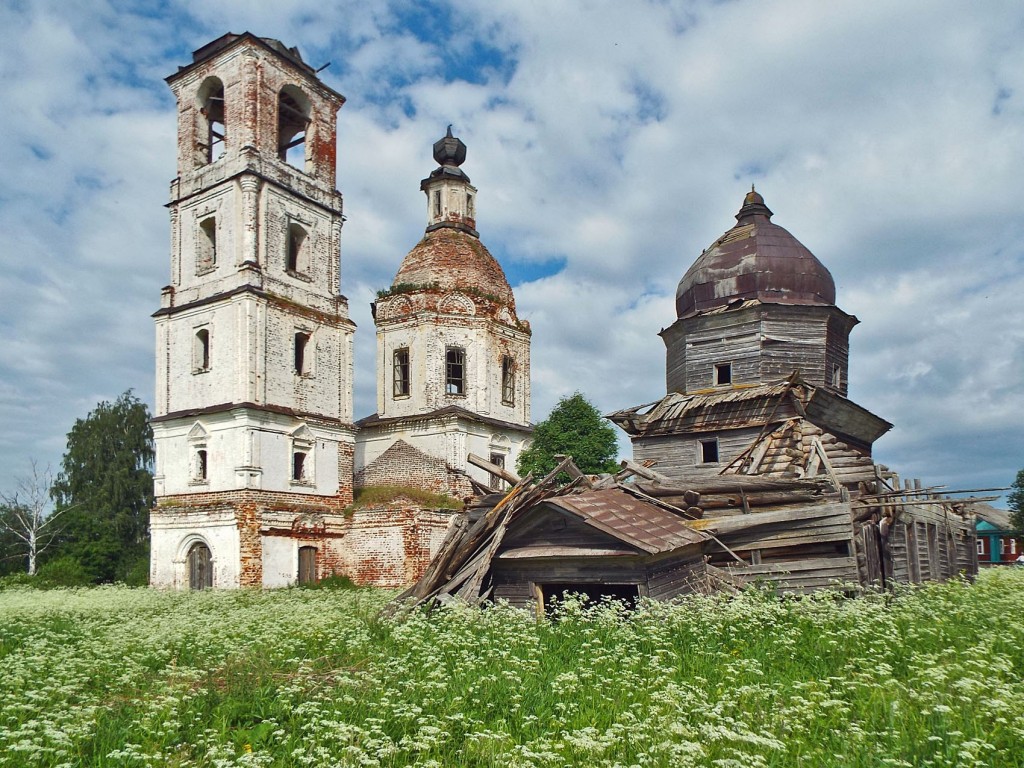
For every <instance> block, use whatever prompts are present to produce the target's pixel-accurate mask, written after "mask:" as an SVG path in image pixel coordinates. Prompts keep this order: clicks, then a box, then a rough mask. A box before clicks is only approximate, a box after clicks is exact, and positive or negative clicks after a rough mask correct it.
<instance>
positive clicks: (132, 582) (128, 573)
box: [121, 555, 149, 587]
mask: <svg viewBox="0 0 1024 768" xmlns="http://www.w3.org/2000/svg"><path fill="white" fill-rule="evenodd" d="M121 581H122V583H123V584H124V585H125V586H128V587H148V586H149V555H142V556H140V557H137V558H136V559H135V560H132V561H130V562H129V563H128V564H127V568H126V569H125V573H124V578H123V579H122V580H121Z"/></svg>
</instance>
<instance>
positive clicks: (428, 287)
mask: <svg viewBox="0 0 1024 768" xmlns="http://www.w3.org/2000/svg"><path fill="white" fill-rule="evenodd" d="M440 289H441V286H440V284H438V283H437V282H430V283H396V284H395V285H392V286H391V287H390V288H381V289H380V290H379V291H377V298H378V299H387V298H389V297H391V296H399V295H401V294H403V293H417V292H419V291H438V290H440Z"/></svg>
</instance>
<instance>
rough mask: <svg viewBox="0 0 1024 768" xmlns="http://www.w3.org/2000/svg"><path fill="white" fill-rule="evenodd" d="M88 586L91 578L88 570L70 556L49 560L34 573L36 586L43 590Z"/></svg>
mask: <svg viewBox="0 0 1024 768" xmlns="http://www.w3.org/2000/svg"><path fill="white" fill-rule="evenodd" d="M89 584H92V576H91V574H90V573H89V571H88V569H87V568H86V567H85V566H84V565H82V564H81V563H80V562H79V561H78V559H77V558H75V557H73V556H71V555H65V556H63V557H58V558H57V559H56V560H51V561H50V562H48V563H46V564H45V565H42V566H40V568H39V570H38V571H37V572H36V586H39V587H43V588H47V587H85V586H88V585H89Z"/></svg>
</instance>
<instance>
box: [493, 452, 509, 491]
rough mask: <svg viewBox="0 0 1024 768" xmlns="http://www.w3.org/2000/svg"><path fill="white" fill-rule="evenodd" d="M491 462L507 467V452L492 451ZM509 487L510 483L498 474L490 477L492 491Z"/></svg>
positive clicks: (497, 465)
mask: <svg viewBox="0 0 1024 768" xmlns="http://www.w3.org/2000/svg"><path fill="white" fill-rule="evenodd" d="M491 464H493V465H494V466H496V467H501V468H502V469H504V468H505V454H504V453H497V452H495V451H491ZM507 487H508V483H506V482H505V481H504V480H502V479H501V477H499V476H498V475H491V478H490V489H491V490H492V491H501V490H504V489H505V488H507Z"/></svg>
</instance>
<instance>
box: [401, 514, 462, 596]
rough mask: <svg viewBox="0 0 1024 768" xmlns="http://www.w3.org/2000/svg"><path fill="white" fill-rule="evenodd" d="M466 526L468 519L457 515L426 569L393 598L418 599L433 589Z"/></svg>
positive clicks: (460, 539)
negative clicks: (416, 579)
mask: <svg viewBox="0 0 1024 768" xmlns="http://www.w3.org/2000/svg"><path fill="white" fill-rule="evenodd" d="M468 528H469V521H468V520H467V519H466V518H465V517H459V518H457V519H456V520H455V521H454V522H453V523H452V526H451V527H450V528H449V529H448V532H447V534H446V535H445V538H444V541H442V542H441V547H440V548H439V549H438V552H437V554H436V555H434V559H433V560H431V561H430V564H429V565H428V566H427V570H426V571H425V572H424V574H423V575H422V576H421V577H420V578H419V580H418V581H417V582H416V583H415V584H413V585H412V586H411V587H409V588H408V589H407V590H405V591H404V592H402V594H400V595H399V596H398V597H397V598H395V599H396V601H399V602H400V601H403V600H406V599H408V598H415V599H417V600H419V599H422V598H423V597H425V596H426V595H427V594H429V593H430V592H432V591H433V590H434V589H435V587H436V586H437V585H438V583H439V579H440V576H441V574H443V573H444V571H445V569H446V568H447V567H448V566H449V565H450V563H451V561H452V558H453V557H454V555H455V553H456V552H457V551H458V549H459V547H460V546H461V544H462V538H463V536H464V535H465V532H466V530H467V529H468Z"/></svg>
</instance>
